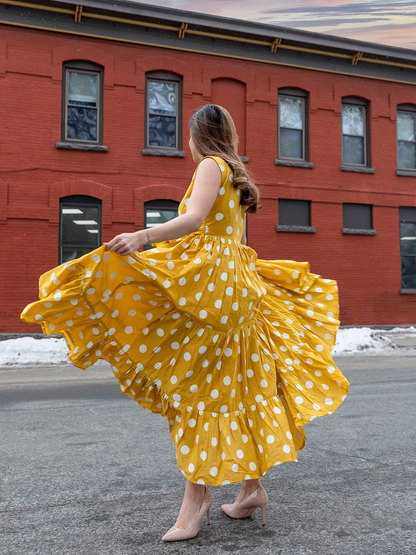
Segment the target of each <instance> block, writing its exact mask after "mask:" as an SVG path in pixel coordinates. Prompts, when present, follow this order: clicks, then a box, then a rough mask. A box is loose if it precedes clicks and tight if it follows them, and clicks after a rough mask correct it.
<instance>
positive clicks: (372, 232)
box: [342, 227, 377, 235]
mask: <svg viewBox="0 0 416 555" xmlns="http://www.w3.org/2000/svg"><path fill="white" fill-rule="evenodd" d="M342 233H346V234H349V235H377V230H376V229H353V228H351V227H343V228H342Z"/></svg>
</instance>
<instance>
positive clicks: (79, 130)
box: [67, 106, 97, 142]
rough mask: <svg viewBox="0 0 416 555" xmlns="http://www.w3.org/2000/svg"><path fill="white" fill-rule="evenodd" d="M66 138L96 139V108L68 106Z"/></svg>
mask: <svg viewBox="0 0 416 555" xmlns="http://www.w3.org/2000/svg"><path fill="white" fill-rule="evenodd" d="M67 139H78V140H80V141H94V142H96V141H97V110H96V109H95V108H77V107H75V106H68V119H67Z"/></svg>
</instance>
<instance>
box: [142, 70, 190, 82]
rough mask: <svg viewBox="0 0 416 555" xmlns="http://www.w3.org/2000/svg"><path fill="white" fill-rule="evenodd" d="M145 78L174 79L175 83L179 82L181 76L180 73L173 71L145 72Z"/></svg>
mask: <svg viewBox="0 0 416 555" xmlns="http://www.w3.org/2000/svg"><path fill="white" fill-rule="evenodd" d="M146 77H147V78H149V77H150V78H153V79H174V80H176V81H180V80H181V79H182V78H183V76H182V75H181V74H180V73H177V72H175V71H157V70H156V71H154V70H151V71H146Z"/></svg>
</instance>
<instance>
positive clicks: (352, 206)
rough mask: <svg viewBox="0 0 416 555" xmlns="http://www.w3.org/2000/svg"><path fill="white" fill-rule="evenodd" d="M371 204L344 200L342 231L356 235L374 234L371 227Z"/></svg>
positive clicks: (374, 231)
mask: <svg viewBox="0 0 416 555" xmlns="http://www.w3.org/2000/svg"><path fill="white" fill-rule="evenodd" d="M372 208H373V207H372V206H371V204H358V203H353V202H344V203H343V205H342V211H343V228H342V232H343V233H349V234H356V235H376V230H375V229H373V213H372Z"/></svg>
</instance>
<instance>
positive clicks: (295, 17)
mask: <svg viewBox="0 0 416 555" xmlns="http://www.w3.org/2000/svg"><path fill="white" fill-rule="evenodd" d="M140 1H141V2H143V3H146V4H153V5H157V6H168V7H171V8H177V9H182V10H190V11H195V12H201V13H209V14H213V15H221V16H224V17H236V18H238V19H245V20H250V21H257V22H261V23H269V24H273V23H274V24H276V25H282V26H284V27H291V28H295V29H304V30H306V31H313V32H316V33H328V34H330V35H336V36H340V37H346V38H350V39H356V40H364V41H369V42H375V43H380V44H387V45H390V46H400V47H402V48H411V49H413V50H414V49H416V0H384V1H375V0H350V1H348V0H140Z"/></svg>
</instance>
